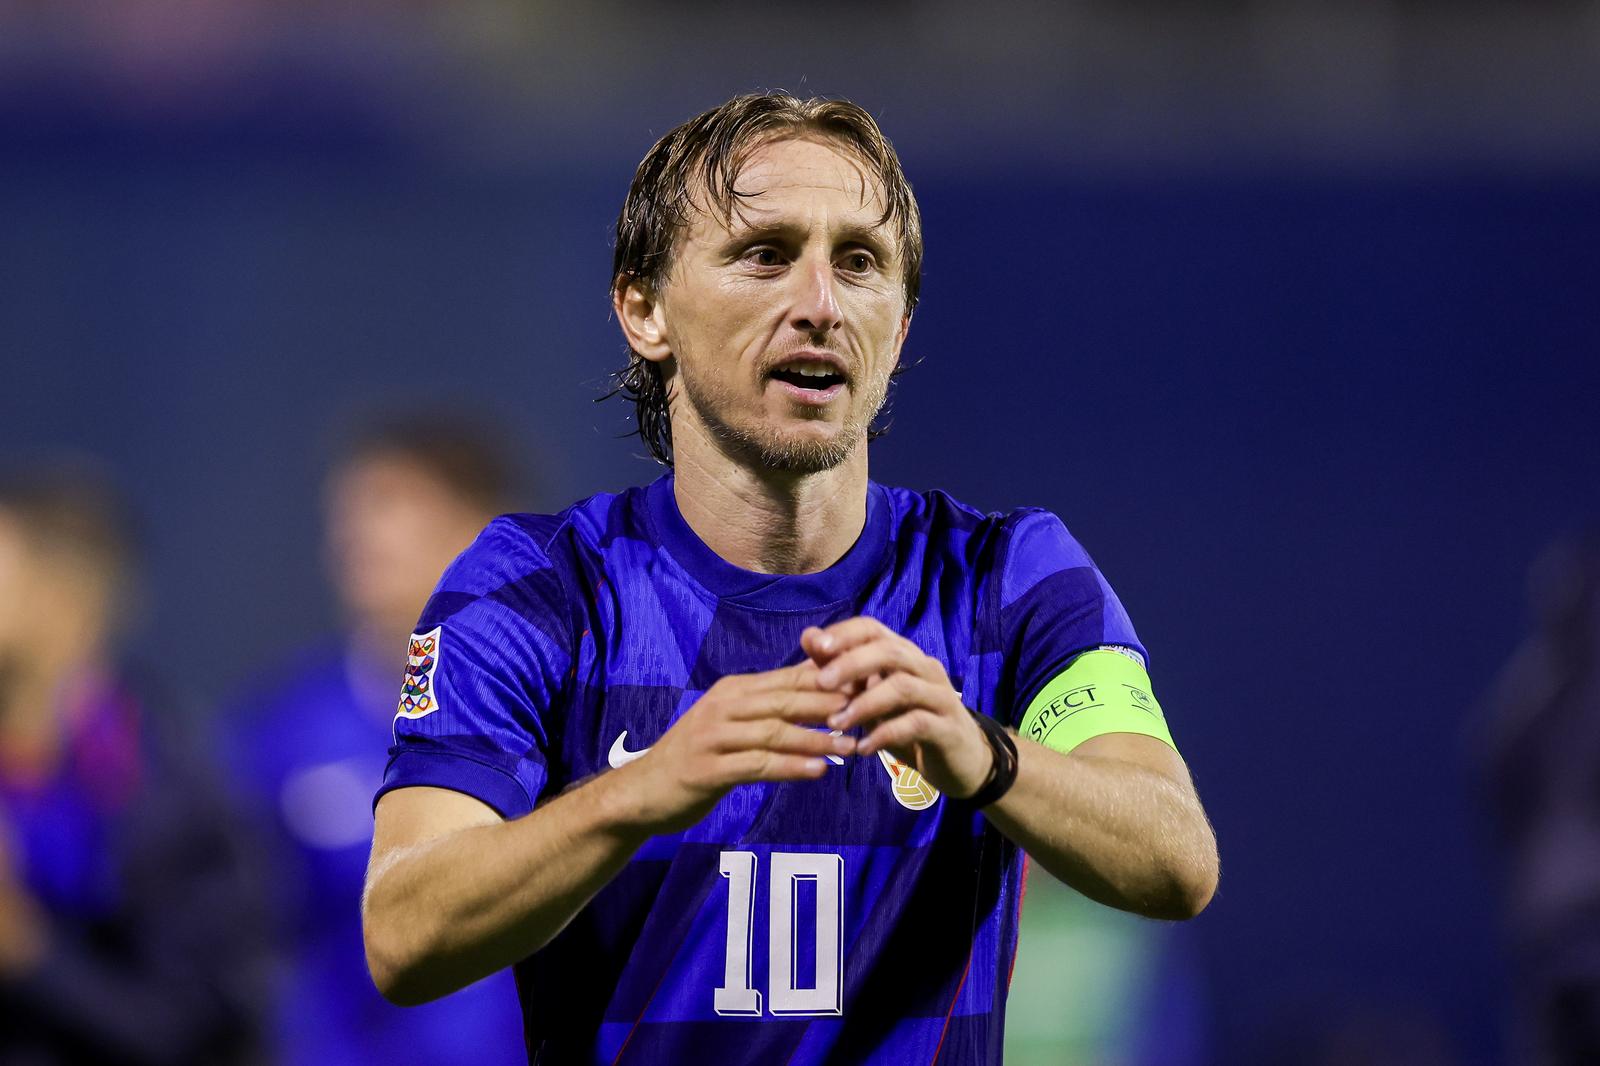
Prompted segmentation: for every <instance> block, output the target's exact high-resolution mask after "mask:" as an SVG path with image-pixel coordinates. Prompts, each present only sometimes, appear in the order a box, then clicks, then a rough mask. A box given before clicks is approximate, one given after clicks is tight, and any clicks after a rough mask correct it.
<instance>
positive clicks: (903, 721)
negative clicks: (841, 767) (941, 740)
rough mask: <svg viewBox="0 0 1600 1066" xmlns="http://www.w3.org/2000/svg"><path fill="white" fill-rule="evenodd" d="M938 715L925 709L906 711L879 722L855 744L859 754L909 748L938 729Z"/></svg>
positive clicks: (928, 737) (930, 736)
mask: <svg viewBox="0 0 1600 1066" xmlns="http://www.w3.org/2000/svg"><path fill="white" fill-rule="evenodd" d="M937 718H938V716H937V715H934V714H930V713H929V712H927V711H907V712H906V713H905V714H897V715H895V716H894V717H893V718H890V719H888V720H887V721H883V722H879V723H878V724H877V726H875V727H874V728H873V729H872V731H871V732H869V733H868V734H867V735H866V736H864V737H862V738H861V740H860V742H859V743H857V745H856V753H857V754H859V755H871V754H872V753H873V752H876V751H879V750H882V749H901V750H904V749H906V748H909V747H910V746H911V745H912V744H915V743H916V742H917V741H919V740H928V739H930V738H932V736H933V735H934V734H935V733H936V732H937V731H938V729H939V726H940V723H939V722H938V720H937Z"/></svg>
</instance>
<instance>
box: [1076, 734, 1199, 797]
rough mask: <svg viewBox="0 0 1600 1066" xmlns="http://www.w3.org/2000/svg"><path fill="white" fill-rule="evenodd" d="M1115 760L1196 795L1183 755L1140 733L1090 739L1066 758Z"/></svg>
mask: <svg viewBox="0 0 1600 1066" xmlns="http://www.w3.org/2000/svg"><path fill="white" fill-rule="evenodd" d="M1079 756H1083V757H1086V758H1091V759H1115V760H1117V761H1118V762H1126V763H1132V764H1133V765H1135V766H1139V767H1143V768H1144V769H1146V770H1149V771H1151V772H1152V773H1156V774H1160V775H1161V776H1162V777H1165V778H1166V779H1167V780H1169V781H1171V782H1172V783H1173V784H1175V785H1178V786H1180V787H1181V788H1182V789H1183V790H1184V791H1185V792H1189V793H1193V792H1194V779H1193V778H1191V777H1190V776H1189V766H1188V764H1187V763H1185V762H1184V761H1183V756H1182V755H1179V754H1178V750H1177V749H1176V748H1174V747H1172V746H1171V745H1169V744H1165V743H1163V742H1161V741H1159V740H1157V739H1156V738H1155V737H1148V736H1144V735H1143V734H1141V733H1102V734H1101V735H1100V736H1097V737H1090V738H1089V739H1088V740H1085V741H1084V742H1083V743H1082V744H1079V745H1078V746H1077V747H1076V748H1073V749H1072V751H1071V752H1070V753H1068V755H1067V758H1069V759H1071V758H1077V757H1079Z"/></svg>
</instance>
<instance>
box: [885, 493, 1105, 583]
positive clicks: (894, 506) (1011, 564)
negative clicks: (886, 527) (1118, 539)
mask: <svg viewBox="0 0 1600 1066" xmlns="http://www.w3.org/2000/svg"><path fill="white" fill-rule="evenodd" d="M880 488H881V489H882V490H883V492H884V495H885V498H886V499H887V500H888V502H889V504H890V507H891V512H892V514H893V516H894V517H893V527H894V530H895V536H896V538H897V539H900V540H905V539H917V538H922V539H926V540H927V542H928V544H929V550H930V551H945V552H949V551H958V552H961V553H962V554H964V555H966V556H968V557H969V558H970V559H972V560H973V561H974V562H976V561H977V560H978V559H979V558H980V557H981V558H987V560H988V561H989V563H990V564H991V565H994V566H999V567H1003V568H1005V570H1006V573H1007V577H1008V580H1010V579H1012V578H1015V579H1017V580H1019V581H1021V582H1022V583H1023V584H1024V585H1026V584H1032V583H1033V581H1032V580H1030V578H1032V579H1033V580H1036V579H1037V578H1038V577H1040V576H1043V574H1047V573H1053V572H1054V571H1057V570H1062V569H1068V568H1071V567H1074V566H1091V565H1093V564H1092V563H1091V562H1090V559H1089V554H1088V552H1086V551H1085V550H1084V549H1083V546H1082V545H1080V544H1079V543H1078V541H1077V539H1076V538H1075V537H1073V535H1072V534H1071V533H1070V532H1068V531H1067V527H1066V525H1065V524H1064V523H1063V522H1062V521H1061V519H1060V518H1058V517H1057V516H1056V515H1055V514H1053V513H1052V512H1050V511H1047V510H1044V509H1043V508H1040V507H1020V508H1017V509H1015V510H1012V511H983V510H981V509H979V508H976V507H973V506H971V505H969V504H966V503H963V502H961V501H960V500H957V499H956V498H955V497H953V496H951V495H950V494H949V493H947V492H944V491H943V490H941V489H930V490H927V491H920V492H919V491H916V490H913V489H905V488H897V487H893V486H887V485H885V486H880Z"/></svg>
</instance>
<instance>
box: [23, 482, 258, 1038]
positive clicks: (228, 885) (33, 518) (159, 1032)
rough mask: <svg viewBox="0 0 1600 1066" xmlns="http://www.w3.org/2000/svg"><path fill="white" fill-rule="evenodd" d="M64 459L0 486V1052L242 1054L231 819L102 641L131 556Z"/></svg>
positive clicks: (121, 522)
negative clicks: (61, 467)
mask: <svg viewBox="0 0 1600 1066" xmlns="http://www.w3.org/2000/svg"><path fill="white" fill-rule="evenodd" d="M126 529H127V523H126V520H125V519H124V518H123V515H122V507H121V505H120V501H118V500H117V499H116V497H115V495H114V494H113V493H112V492H111V491H110V490H109V489H108V488H107V487H106V486H105V485H104V484H102V483H101V482H100V481H99V480H98V479H97V478H94V477H89V476H85V475H84V474H83V473H81V472H78V471H74V470H62V471H55V470H48V469H37V470H34V471H32V472H30V473H28V474H25V475H23V476H19V477H16V478H14V479H13V480H10V481H7V482H6V483H5V484H0V1062H4V1063H29V1064H52V1063H58V1064H61V1066H75V1064H77V1063H86V1062H95V1063H100V1062H104V1063H140V1064H146V1066H150V1064H186V1063H193V1064H207V1066H211V1064H217V1063H228V1062H252V1061H255V1057H256V1055H257V1054H258V1052H259V1043H258V1036H259V1027H258V1025H257V1013H258V1012H257V1010H256V1004H257V1003H258V1002H259V1000H260V994H261V983H262V981H261V979H262V977H263V976H264V973H265V964H264V953H263V948H264V944H263V943H262V941H261V940H260V939H259V938H258V937H256V936H254V935H253V930H254V928H255V924H256V923H255V921H254V920H253V919H254V916H255V914H256V912H257V908H256V906H255V905H254V902H255V900H256V893H255V891H254V888H255V885H256V884H257V883H258V880H259V878H258V877H257V876H255V873H256V872H255V871H253V870H251V869H249V868H248V867H247V864H246V862H245V857H244V855H245V853H244V849H243V846H242V844H241V842H240V840H239V838H238V835H237V833H236V827H235V826H234V825H233V824H232V823H231V821H230V820H229V819H228V818H227V817H226V815H225V813H224V808H223V807H222V805H221V804H219V803H218V796H217V790H216V789H215V787H214V786H213V784H212V782H211V780H210V776H209V775H208V774H207V773H206V772H205V771H204V769H203V767H202V765H201V763H200V761H199V759H198V758H197V752H196V751H195V749H194V748H193V746H192V745H190V744H189V743H186V742H184V740H183V739H182V738H181V737H180V735H179V732H180V731H179V729H178V725H179V723H178V722H177V721H175V720H174V719H173V717H172V716H171V715H170V714H169V713H167V712H170V710H171V708H170V707H167V706H162V705H161V701H160V700H159V699H152V688H151V686H149V685H148V684H135V683H133V682H132V681H131V680H130V676H129V671H128V670H127V669H126V667H125V666H124V665H123V664H122V663H121V662H120V660H119V656H118V655H117V654H116V651H115V646H116V644H117V642H118V640H119V638H120V636H121V633H120V632H119V625H118V623H119V622H120V620H121V615H122V614H123V606H124V604H125V601H126V598H127V595H126V590H127V587H128V585H129V577H128V575H129V571H130V569H131V566H130V557H131V555H132V552H131V550H130V546H129V538H128V535H127V531H126Z"/></svg>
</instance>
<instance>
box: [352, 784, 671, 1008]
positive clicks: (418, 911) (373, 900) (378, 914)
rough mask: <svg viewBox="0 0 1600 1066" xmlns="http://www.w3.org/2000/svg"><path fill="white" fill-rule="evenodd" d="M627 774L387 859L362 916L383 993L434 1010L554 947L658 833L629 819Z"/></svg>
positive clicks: (376, 871)
mask: <svg viewBox="0 0 1600 1066" xmlns="http://www.w3.org/2000/svg"><path fill="white" fill-rule="evenodd" d="M624 776H625V775H624V774H622V773H620V772H614V773H611V774H603V775H601V776H600V777H597V778H595V779H594V780H592V781H590V782H588V783H587V784H585V785H583V786H582V787H580V788H577V789H575V790H573V791H572V792H569V793H567V794H565V795H563V796H559V797H557V798H556V799H554V800H552V801H550V802H549V803H547V804H545V805H544V806H542V807H540V808H539V809H538V810H536V811H534V812H533V813H531V814H528V815H526V816H524V817H522V818H518V819H516V820H514V821H510V822H497V823H494V824H487V825H477V826H472V827H470V828H466V829H460V830H457V831H455V832H452V833H448V834H446V835H444V836H441V837H439V838H437V839H433V840H427V841H423V842H422V843H419V844H413V845H410V846H407V847H401V848H395V849H393V850H391V851H389V852H388V853H387V854H385V855H384V856H383V857H382V858H381V859H380V860H376V861H375V862H374V865H373V868H372V870H371V872H370V873H369V876H368V879H367V890H366V894H365V897H364V898H363V901H362V911H363V920H364V924H365V930H366V941H367V960H368V965H369V967H370V968H371V970H372V975H373V979H374V981H376V982H377V984H378V987H379V989H380V990H382V991H383V993H384V995H385V996H387V997H388V998H390V999H391V1000H393V1001H395V1002H397V1003H402V1004H415V1003H422V1002H426V1001H428V1000H431V999H435V998H437V997H439V996H442V995H445V994H447V993H449V992H453V991H455V990H456V989H458V988H461V987H464V986H465V985H467V984H470V983H471V982H473V981H476V980H478V979H479V978H481V977H485V976H487V975H488V974H491V973H494V972H495V971H497V970H500V969H503V968H505V967H506V966H509V965H511V964H513V963H515V962H517V961H518V960H520V959H522V958H524V957H526V956H527V955H530V954H532V953H533V952H534V951H537V950H538V949H539V948H541V947H543V946H544V945H545V944H547V943H548V942H549V941H550V940H551V939H553V938H554V937H555V935H556V934H557V933H559V932H560V931H561V930H562V929H563V928H564V927H565V926H566V924H567V923H568V922H569V921H571V920H572V917H573V916H574V915H575V914H577V913H578V911H579V910H580V909H582V907H583V906H584V905H585V904H586V903H588V901H589V900H590V899H592V898H593V897H594V895H595V893H597V892H598V891H599V890H600V889H601V888H602V887H604V886H605V884H606V883H607V882H608V881H610V880H611V879H612V878H613V877H615V876H616V875H617V873H618V872H619V871H620V870H621V869H622V867H623V866H624V865H626V863H627V861H628V858H629V856H631V855H632V854H633V853H634V851H635V850H637V849H638V847H639V845H640V844H641V843H642V842H643V841H644V840H645V839H646V837H647V835H648V834H647V833H645V832H644V831H642V830H639V829H637V828H635V827H634V826H633V825H632V824H631V823H630V822H629V821H628V820H627V819H626V818H624V817H623V816H622V815H623V814H624V813H625V808H624V805H623V804H621V803H619V802H618V789H619V787H621V788H626V783H625V782H624V781H622V778H623V777H624Z"/></svg>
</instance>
